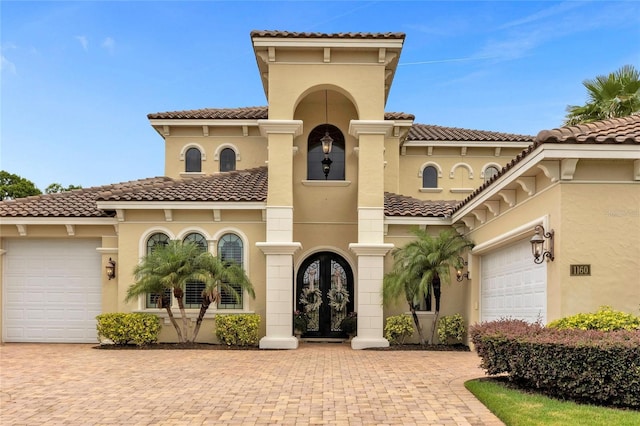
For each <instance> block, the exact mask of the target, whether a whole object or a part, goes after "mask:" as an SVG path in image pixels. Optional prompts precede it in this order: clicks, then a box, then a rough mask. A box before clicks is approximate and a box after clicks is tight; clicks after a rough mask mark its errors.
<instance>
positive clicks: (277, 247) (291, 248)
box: [256, 242, 302, 256]
mask: <svg viewBox="0 0 640 426" xmlns="http://www.w3.org/2000/svg"><path fill="white" fill-rule="evenodd" d="M256 247H258V248H259V249H260V250H262V252H263V253H264V254H267V255H269V254H287V255H291V256H292V255H293V254H294V253H295V252H297V251H298V250H301V249H302V244H301V243H298V242H291V243H280V242H277V243H272V242H257V243H256Z"/></svg>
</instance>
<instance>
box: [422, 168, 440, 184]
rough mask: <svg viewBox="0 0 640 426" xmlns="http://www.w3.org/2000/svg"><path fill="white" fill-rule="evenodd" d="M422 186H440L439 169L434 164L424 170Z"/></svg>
mask: <svg viewBox="0 0 640 426" xmlns="http://www.w3.org/2000/svg"><path fill="white" fill-rule="evenodd" d="M422 187H423V188H437V187H438V169H436V168H435V167H433V166H427V167H425V168H424V170H422Z"/></svg>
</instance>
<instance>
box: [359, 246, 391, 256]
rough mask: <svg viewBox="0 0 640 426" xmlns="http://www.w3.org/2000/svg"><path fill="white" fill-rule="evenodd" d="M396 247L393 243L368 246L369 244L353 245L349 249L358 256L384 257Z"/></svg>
mask: <svg viewBox="0 0 640 426" xmlns="http://www.w3.org/2000/svg"><path fill="white" fill-rule="evenodd" d="M394 247H395V246H394V245H393V244H391V243H383V244H367V243H351V244H349V249H350V250H351V251H352V252H354V253H355V254H356V256H384V255H386V254H387V253H388V252H389V250H391V249H392V248H394Z"/></svg>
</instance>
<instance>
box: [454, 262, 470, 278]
mask: <svg viewBox="0 0 640 426" xmlns="http://www.w3.org/2000/svg"><path fill="white" fill-rule="evenodd" d="M468 264H469V262H467V261H466V260H464V259H463V258H462V256H458V265H457V267H456V280H457V281H458V282H460V281H462V279H463V278H466V279H467V280H469V279H470V278H469V271H467V272H465V273H464V274H463V273H462V270H463V269H464V267H465V266H467V265H468Z"/></svg>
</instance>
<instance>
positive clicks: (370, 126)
mask: <svg viewBox="0 0 640 426" xmlns="http://www.w3.org/2000/svg"><path fill="white" fill-rule="evenodd" d="M393 126H394V122H393V121H385V120H351V121H350V122H349V134H350V135H351V136H353V137H356V138H357V137H359V136H360V135H385V137H388V136H391V130H392V129H393Z"/></svg>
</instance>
